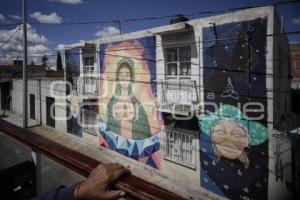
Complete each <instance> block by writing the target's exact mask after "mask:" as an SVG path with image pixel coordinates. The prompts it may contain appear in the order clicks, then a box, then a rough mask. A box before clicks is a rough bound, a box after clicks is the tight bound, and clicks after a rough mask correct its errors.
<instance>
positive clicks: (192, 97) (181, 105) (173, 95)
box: [157, 80, 199, 112]
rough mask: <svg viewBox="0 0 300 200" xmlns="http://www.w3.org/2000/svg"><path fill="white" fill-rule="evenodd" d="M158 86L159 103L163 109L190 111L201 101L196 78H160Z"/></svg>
mask: <svg viewBox="0 0 300 200" xmlns="http://www.w3.org/2000/svg"><path fill="white" fill-rule="evenodd" d="M157 87H158V89H157V97H158V99H157V104H158V107H159V108H160V109H162V110H173V111H174V110H175V111H188V112H190V111H191V110H192V109H193V105H195V104H197V103H198V102H199V97H198V93H197V86H196V81H194V80H158V81H157Z"/></svg>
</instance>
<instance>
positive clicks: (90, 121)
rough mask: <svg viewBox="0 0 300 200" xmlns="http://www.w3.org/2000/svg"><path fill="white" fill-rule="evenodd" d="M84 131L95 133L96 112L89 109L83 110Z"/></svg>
mask: <svg viewBox="0 0 300 200" xmlns="http://www.w3.org/2000/svg"><path fill="white" fill-rule="evenodd" d="M83 127H84V131H85V132H87V133H90V134H92V135H97V131H96V113H95V112H93V111H89V110H84V111H83Z"/></svg>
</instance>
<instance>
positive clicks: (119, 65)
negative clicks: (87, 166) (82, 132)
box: [98, 37, 162, 168]
mask: <svg viewBox="0 0 300 200" xmlns="http://www.w3.org/2000/svg"><path fill="white" fill-rule="evenodd" d="M105 52H107V53H105ZM100 73H101V81H100V88H101V89H100V98H99V100H100V101H99V102H100V103H99V117H98V123H99V127H100V128H99V132H100V134H99V140H100V145H102V146H105V147H108V148H110V149H112V150H115V151H117V152H119V153H120V154H122V155H125V156H128V157H131V158H133V159H136V160H138V161H141V162H143V163H145V164H147V165H150V166H152V167H155V168H160V150H159V149H160V135H159V133H160V131H161V126H162V121H161V117H160V113H158V112H157V111H156V109H155V99H156V97H155V95H156V85H155V80H156V65H155V38H154V37H147V38H141V39H135V40H128V41H122V42H114V43H109V44H101V45H100Z"/></svg>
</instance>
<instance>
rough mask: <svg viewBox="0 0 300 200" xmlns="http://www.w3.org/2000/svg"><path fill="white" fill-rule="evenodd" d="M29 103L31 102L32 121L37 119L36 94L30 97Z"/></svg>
mask: <svg viewBox="0 0 300 200" xmlns="http://www.w3.org/2000/svg"><path fill="white" fill-rule="evenodd" d="M29 101H30V119H35V95H34V94H30V95H29Z"/></svg>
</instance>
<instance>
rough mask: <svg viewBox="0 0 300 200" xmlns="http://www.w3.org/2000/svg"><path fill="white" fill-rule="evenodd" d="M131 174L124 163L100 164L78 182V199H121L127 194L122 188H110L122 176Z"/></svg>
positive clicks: (76, 195)
mask: <svg viewBox="0 0 300 200" xmlns="http://www.w3.org/2000/svg"><path fill="white" fill-rule="evenodd" d="M127 174H130V171H129V170H128V169H125V168H124V167H123V166H122V165H119V164H114V163H108V164H100V165H98V166H97V167H96V168H95V169H94V170H93V171H92V172H91V174H90V175H89V177H88V178H87V179H86V180H85V181H83V182H81V183H79V184H77V186H76V187H75V190H74V196H75V199H76V200H101V199H119V198H121V197H124V196H125V192H124V191H122V190H110V189H111V186H112V185H113V184H114V183H115V182H116V181H117V180H118V179H119V178H121V177H122V176H124V175H127Z"/></svg>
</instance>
